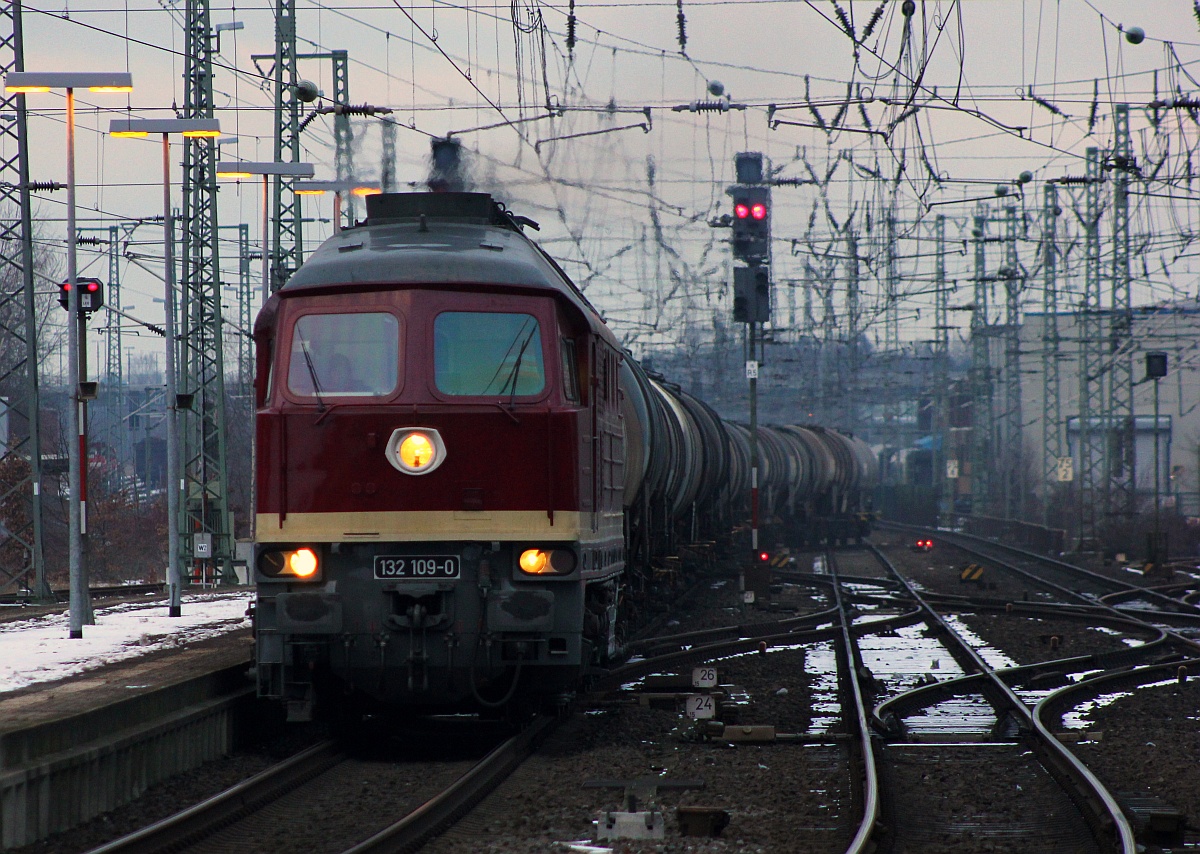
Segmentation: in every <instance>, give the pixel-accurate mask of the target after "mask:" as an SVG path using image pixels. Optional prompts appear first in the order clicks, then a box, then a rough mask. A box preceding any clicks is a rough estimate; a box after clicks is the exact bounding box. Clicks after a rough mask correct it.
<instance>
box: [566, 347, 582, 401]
mask: <svg viewBox="0 0 1200 854" xmlns="http://www.w3.org/2000/svg"><path fill="white" fill-rule="evenodd" d="M562 372H563V397H565V398H566V399H567V401H568V402H570V403H579V362H578V360H577V359H576V358H575V339H573V338H564V339H562Z"/></svg>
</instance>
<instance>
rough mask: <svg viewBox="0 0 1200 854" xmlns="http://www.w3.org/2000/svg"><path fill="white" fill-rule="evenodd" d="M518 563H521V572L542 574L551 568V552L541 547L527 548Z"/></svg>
mask: <svg viewBox="0 0 1200 854" xmlns="http://www.w3.org/2000/svg"><path fill="white" fill-rule="evenodd" d="M517 563H519V564H520V565H521V572H523V573H525V574H526V575H541V574H542V573H544V572H546V571H547V570H550V553H549V552H544V551H542V550H541V549H525V551H523V552H521V558H520V560H518V561H517ZM550 571H551V572H553V570H550Z"/></svg>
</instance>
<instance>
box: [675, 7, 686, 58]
mask: <svg viewBox="0 0 1200 854" xmlns="http://www.w3.org/2000/svg"><path fill="white" fill-rule="evenodd" d="M675 7H676V8H677V9H678V10H679V14H678V15H676V16H675V19H676V20H677V21H678V22H679V52H680V53H682V54H684V55H685V56H686V55H687V18H685V17H684V15H683V0H675Z"/></svg>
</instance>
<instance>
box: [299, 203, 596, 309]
mask: <svg viewBox="0 0 1200 854" xmlns="http://www.w3.org/2000/svg"><path fill="white" fill-rule="evenodd" d="M531 224H533V222H532V220H528V219H526V218H524V217H518V216H514V215H513V214H511V213H509V212H508V211H507V210H505V209H504V208H503V207H502V206H501V205H499V204H498V203H497V202H495V201H494V200H493V199H492V197H491V196H490V195H488V194H486V193H386V194H382V195H375V196H368V197H367V220H366V223H365V224H362V225H359V226H356V227H354V228H349V229H345V230H344V231H342V232H340V233H339V234H336V235H334V236H333V237H331V238H329V239H328V240H326V241H325V242H324V243H322V244H321V246H320V247H319V248H318V249H317V250H316V251H315V252H314V253H313V254H312V255H310V256H309V257H308V259H307V260H306V261H305V262H304V264H303V265H302V266H301V267H300V269H299V270H297V271H296V272H295V273H294V274H293V275H292V277H291V278H290V279H289V280H288V281H287V284H285V285H284V287H283V290H284V291H287V292H289V293H294V292H296V291H303V290H308V289H315V288H320V289H322V290H328V289H332V288H336V287H338V286H339V285H360V284H373V283H379V284H452V283H453V284H482V285H501V286H504V285H511V286H514V287H534V288H546V289H549V290H553V291H556V292H558V293H562V294H563V295H564V296H566V297H567V298H568V299H570V300H571V301H572V302H574V303H576V305H577V306H578V307H579V308H580V309H581V310H582V311H583V312H584V313H585V314H589V315H592V316H596V315H597V314H598V313H597V312H596V310H595V308H593V307H592V305H591V304H590V303H589V302H588V300H587V298H586V297H584V296H583V294H582V293H581V292H580V291H579V289H578V288H576V287H575V285H574V283H573V282H571V281H570V279H569V278H568V277H567V275H566V274H565V273H564V272H563V271H562V269H561V268H559V267H558V265H557V264H556V263H554V261H552V260H551V259H550V258H549V257H548V256H547V255H546V254H545V253H544V252H542V250H541V249H539V248H538V247H537V245H536V244H534V243H533V242H532V241H531V240H530V239H529V238H527V237H526V236H525V235H524V234H523V233H522V231H521V228H522V226H524V225H531Z"/></svg>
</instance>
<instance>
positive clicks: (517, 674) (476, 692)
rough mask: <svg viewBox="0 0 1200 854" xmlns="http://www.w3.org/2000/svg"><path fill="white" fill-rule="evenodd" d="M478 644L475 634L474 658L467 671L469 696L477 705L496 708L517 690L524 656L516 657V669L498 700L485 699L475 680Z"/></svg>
mask: <svg viewBox="0 0 1200 854" xmlns="http://www.w3.org/2000/svg"><path fill="white" fill-rule="evenodd" d="M479 644H480V639H479V637H478V636H476V638H475V655H474V660H473V661H472V662H471V666H470V668H468V671H467V672H468V674H469V680H470V684H471V696H472V697H474V698H475V702H477V703H479V705H481V706H485V707H486V708H489V709H497V708H499V707H500V706H503V705H506V704H507V703H508V701H509V700H511V699H512V698H513V694H515V693H516V692H517V683H519V682H520V681H521V664H522V663H523V662H524V660H525V657H524V655H522V656H520V657H518V658H517V667H516V670H515V671H514V672H513V678H512V684H511V685H509V686H508V690H507V691H505V692H504V696H503V697H501V698H500V699H499V700H485V699H484V698H483V697H482V696H481V695H480V693H479V685H478V683H477V682H476V681H475V671H476V669H477V668H476V664H477V663H478V661H479Z"/></svg>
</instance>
